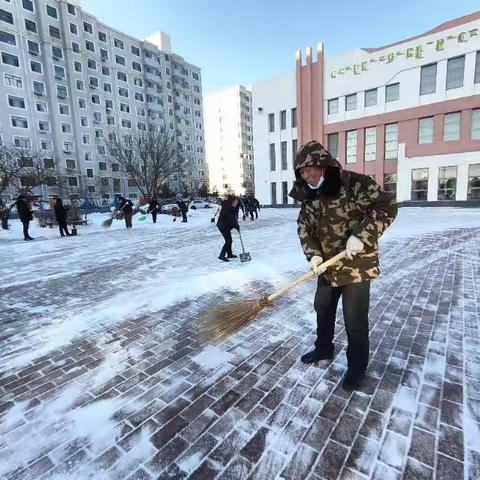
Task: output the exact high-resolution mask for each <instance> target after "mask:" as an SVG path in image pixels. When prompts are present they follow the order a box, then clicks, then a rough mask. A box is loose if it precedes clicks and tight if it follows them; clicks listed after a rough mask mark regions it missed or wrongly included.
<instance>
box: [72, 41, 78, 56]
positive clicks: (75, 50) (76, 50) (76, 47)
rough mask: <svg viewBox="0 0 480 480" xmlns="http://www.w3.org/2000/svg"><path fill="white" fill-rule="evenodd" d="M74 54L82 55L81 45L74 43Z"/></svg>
mask: <svg viewBox="0 0 480 480" xmlns="http://www.w3.org/2000/svg"><path fill="white" fill-rule="evenodd" d="M72 52H73V53H80V45H79V44H78V43H76V42H72Z"/></svg>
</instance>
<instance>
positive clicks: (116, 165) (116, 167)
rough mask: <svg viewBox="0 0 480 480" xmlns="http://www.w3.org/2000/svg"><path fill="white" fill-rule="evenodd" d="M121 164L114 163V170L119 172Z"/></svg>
mask: <svg viewBox="0 0 480 480" xmlns="http://www.w3.org/2000/svg"><path fill="white" fill-rule="evenodd" d="M119 171H120V165H119V164H118V163H112V172H119Z"/></svg>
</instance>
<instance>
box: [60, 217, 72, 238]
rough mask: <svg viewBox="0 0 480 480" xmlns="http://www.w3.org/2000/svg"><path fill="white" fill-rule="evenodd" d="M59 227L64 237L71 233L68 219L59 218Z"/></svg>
mask: <svg viewBox="0 0 480 480" xmlns="http://www.w3.org/2000/svg"><path fill="white" fill-rule="evenodd" d="M58 229H59V230H60V235H61V236H62V237H64V236H65V235H70V233H68V228H67V221H66V220H59V221H58Z"/></svg>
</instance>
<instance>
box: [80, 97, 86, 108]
mask: <svg viewBox="0 0 480 480" xmlns="http://www.w3.org/2000/svg"><path fill="white" fill-rule="evenodd" d="M78 108H82V109H85V108H87V102H86V101H85V99H84V98H79V99H78Z"/></svg>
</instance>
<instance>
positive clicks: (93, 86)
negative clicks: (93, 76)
mask: <svg viewBox="0 0 480 480" xmlns="http://www.w3.org/2000/svg"><path fill="white" fill-rule="evenodd" d="M89 87H90V88H98V86H97V85H94V84H93V83H90V84H89Z"/></svg>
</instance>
